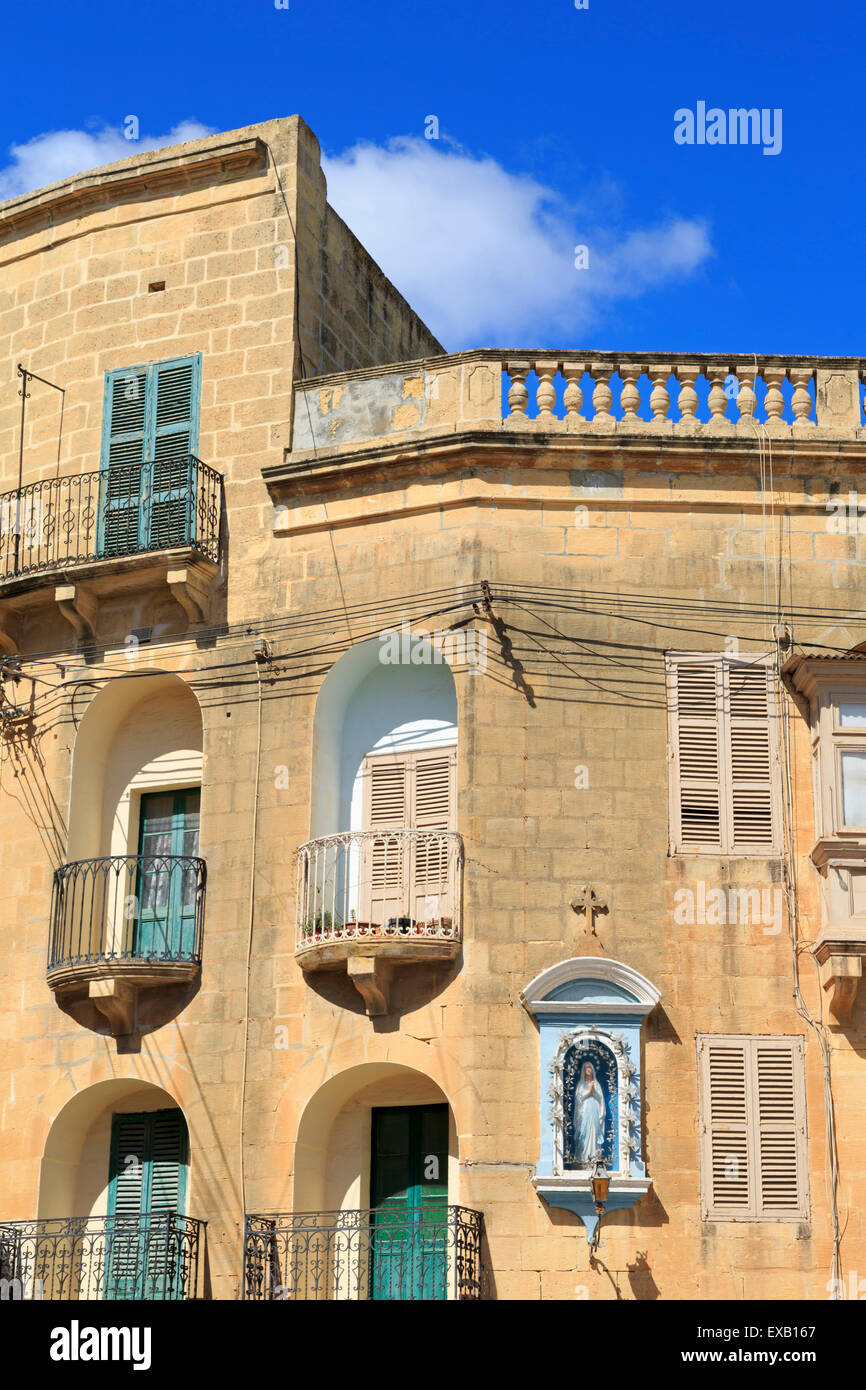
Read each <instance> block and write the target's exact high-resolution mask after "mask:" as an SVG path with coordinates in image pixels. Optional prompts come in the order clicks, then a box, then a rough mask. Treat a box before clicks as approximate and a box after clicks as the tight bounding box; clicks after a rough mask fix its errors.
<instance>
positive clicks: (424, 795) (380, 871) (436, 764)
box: [359, 747, 457, 926]
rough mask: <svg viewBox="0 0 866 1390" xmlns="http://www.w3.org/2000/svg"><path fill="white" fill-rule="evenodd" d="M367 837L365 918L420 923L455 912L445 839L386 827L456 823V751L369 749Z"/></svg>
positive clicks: (427, 827)
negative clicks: (371, 835)
mask: <svg viewBox="0 0 866 1390" xmlns="http://www.w3.org/2000/svg"><path fill="white" fill-rule="evenodd" d="M362 775H363V782H364V820H363V828H364V830H370V831H375V830H380V829H381V831H382V832H383V833H382V834H381V836H376V837H375V838H372V839H365V841H364V850H363V853H362V856H361V885H360V894H359V900H360V918H361V921H366V922H372V923H375V924H376V925H377V926H381V925H382V924H383V923H386V922H388V921H389V920H390V919H391V918H399V917H409V918H412V919H413V920H414V921H415V922H426V921H429V920H431V919H434V918H437V919H438V918H441V917H448V916H451V915H453V907H454V905H453V903H452V901H451V898H452V893H451V887H450V878H449V855H448V843H447V841H445V840H440V839H437V838H434V839H431V840H425V839H424V838H421V839H418V838H415V837H409V836H402V835H399V834H396V833H391V834H387V833H386V832H387V831H391V832H396V831H399V830H426V831H447V830H453V828H454V815H455V802H456V778H457V750H456V748H453V747H452V748H439V749H429V750H427V749H425V750H419V751H417V752H407V753H402V754H390V753H389V754H384V755H376V754H371V755H370V756H369V757H368V758H365V759H364V763H363V767H362Z"/></svg>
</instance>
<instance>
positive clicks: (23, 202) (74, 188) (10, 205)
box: [0, 136, 267, 242]
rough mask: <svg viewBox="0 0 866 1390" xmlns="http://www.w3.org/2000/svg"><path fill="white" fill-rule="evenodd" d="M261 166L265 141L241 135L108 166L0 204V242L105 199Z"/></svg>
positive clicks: (265, 148)
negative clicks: (8, 234) (8, 235)
mask: <svg viewBox="0 0 866 1390" xmlns="http://www.w3.org/2000/svg"><path fill="white" fill-rule="evenodd" d="M266 161H267V146H266V145H265V142H264V141H263V140H260V139H259V138H258V136H246V137H245V138H244V139H242V140H220V141H218V142H216V143H214V144H212V145H210V146H208V147H207V148H206V149H196V150H191V151H190V152H188V153H186V154H184V153H178V150H177V146H174V147H172V148H171V149H169V150H167V151H166V152H165V153H161V152H160V151H155V152H154V153H147V154H143V155H139V156H138V157H137V158H135V159H131V160H123V161H122V162H120V163H118V164H109V165H107V166H106V167H105V168H102V169H94V170H92V171H91V172H90V173H87V174H80V175H76V177H75V178H71V179H65V180H64V181H63V182H62V183H55V184H51V185H49V186H48V187H47V188H40V189H37V190H36V192H34V193H26V194H23V195H22V196H21V197H20V198H13V199H11V200H10V201H9V202H6V203H3V204H0V242H2V241H3V240H4V238H5V234H6V232H8V231H18V230H20V228H21V227H22V226H23V225H26V224H27V223H29V222H40V221H43V222H47V223H48V225H50V226H53V225H54V224H55V223H57V222H59V221H61V220H63V219H65V218H66V217H68V216H69V215H70V213H75V214H79V215H80V214H81V213H83V212H84V211H85V210H86V209H87V207H88V206H89V205H97V204H98V203H99V202H100V201H106V200H109V201H110V202H111V204H112V205H115V204H116V203H118V202H120V201H122V200H123V199H124V198H126V197H129V196H130V195H139V194H141V193H144V192H148V191H150V190H160V191H163V190H165V189H166V188H167V187H170V186H171V185H172V184H174V185H178V186H183V185H187V184H193V183H194V184H198V183H200V182H201V180H202V179H203V178H206V177H213V176H214V175H217V174H223V173H237V172H240V171H241V170H243V169H248V168H253V167H255V166H256V165H257V164H261V165H263V166H264V167H266Z"/></svg>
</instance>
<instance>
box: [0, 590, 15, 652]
mask: <svg viewBox="0 0 866 1390" xmlns="http://www.w3.org/2000/svg"><path fill="white" fill-rule="evenodd" d="M16 630H17V623H16V620H15V614H14V613H13V611H12V609H11V608H10V607H9V604H8V603H0V656H17V655H18V641H17V639H16V636H15V633H16Z"/></svg>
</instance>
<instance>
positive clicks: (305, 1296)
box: [244, 1204, 482, 1302]
mask: <svg viewBox="0 0 866 1390" xmlns="http://www.w3.org/2000/svg"><path fill="white" fill-rule="evenodd" d="M481 1230H482V1221H481V1213H480V1212H478V1211H472V1210H471V1209H470V1208H468V1207H451V1206H445V1205H444V1204H443V1205H442V1206H441V1207H433V1208H428V1207H404V1208H403V1209H402V1211H397V1210H390V1209H388V1208H380V1209H378V1210H366V1211H312V1212H300V1213H295V1214H294V1215H283V1216H279V1215H277V1216H248V1217H247V1219H246V1225H245V1230H244V1297H245V1298H247V1299H250V1300H253V1301H258V1302H270V1301H280V1300H283V1299H292V1300H295V1299H297V1300H328V1299H334V1300H351V1299H363V1300H371V1301H383V1302H384V1301H399V1302H407V1301H417V1300H437V1299H438V1300H443V1301H444V1300H446V1299H451V1300H462V1301H469V1300H477V1299H480V1297H481V1289H482V1277H481V1276H482V1266H481Z"/></svg>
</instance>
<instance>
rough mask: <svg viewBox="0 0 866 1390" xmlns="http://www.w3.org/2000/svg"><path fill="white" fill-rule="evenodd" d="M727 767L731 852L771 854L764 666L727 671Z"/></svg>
mask: <svg viewBox="0 0 866 1390" xmlns="http://www.w3.org/2000/svg"><path fill="white" fill-rule="evenodd" d="M725 677H726V683H727V700H726V715H727V721H726V722H727V730H726V732H727V742H728V749H729V760H730V761H729V766H730V785H731V794H730V805H729V815H730V820H729V832H730V848H731V849H732V850H733V851H734V852H735V853H737V852H740V853H741V852H744V851H746V852H747V851H757V852H758V853H760V851H761V850H764V849H765V850H767V851H772V849H773V846H774V844H775V841H776V836H775V832H774V800H775V798H774V773H775V767H774V763H775V759H774V757H773V756H772V754H773V751H774V750H775V732H776V731H775V720H774V718H773V715H774V710H775V702H774V700H773V687H772V684H771V682H772V679H773V673H772V671H771V670H770V669H769V668H768V667H766V666H743V665H738V664H733V663H728V664H726V666H725Z"/></svg>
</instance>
